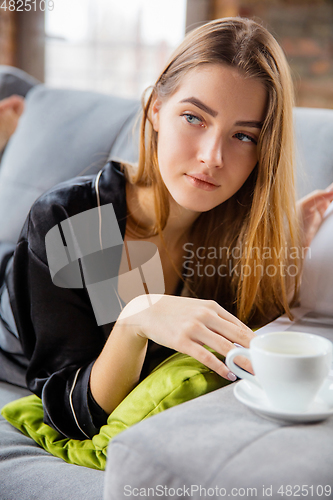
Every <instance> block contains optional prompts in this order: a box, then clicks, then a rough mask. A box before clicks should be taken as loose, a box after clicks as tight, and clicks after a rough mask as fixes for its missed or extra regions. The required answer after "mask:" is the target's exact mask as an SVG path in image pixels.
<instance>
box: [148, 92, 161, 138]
mask: <svg viewBox="0 0 333 500" xmlns="http://www.w3.org/2000/svg"><path fill="white" fill-rule="evenodd" d="M161 106H162V101H161V99H160V98H158V97H156V96H155V97H153V102H152V105H151V115H150V116H151V122H152V125H153V129H154V130H155V132H158V129H159V124H160V115H159V111H160V109H161Z"/></svg>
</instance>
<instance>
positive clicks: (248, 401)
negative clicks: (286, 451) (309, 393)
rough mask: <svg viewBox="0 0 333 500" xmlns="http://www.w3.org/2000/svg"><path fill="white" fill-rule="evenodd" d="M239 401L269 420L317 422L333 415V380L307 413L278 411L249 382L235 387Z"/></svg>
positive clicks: (319, 394)
mask: <svg viewBox="0 0 333 500" xmlns="http://www.w3.org/2000/svg"><path fill="white" fill-rule="evenodd" d="M234 394H235V396H236V398H237V399H238V401H240V402H241V403H243V404H245V405H246V406H248V407H249V408H251V409H252V410H253V411H255V412H256V413H259V414H260V415H261V416H263V417H265V418H269V419H274V420H279V421H284V422H294V423H297V422H298V423H301V422H317V421H320V420H325V419H326V418H328V417H330V416H332V415H333V379H332V378H328V379H326V380H325V382H324V383H323V385H322V387H321V389H320V391H319V393H318V395H317V396H316V399H315V400H314V402H313V403H312V405H311V406H310V408H309V409H308V410H307V411H306V412H302V413H296V412H289V411H281V410H276V409H275V408H273V407H272V406H271V404H270V403H269V401H268V399H267V397H266V395H265V393H264V392H263V390H262V389H260V387H258V386H256V385H254V384H252V383H251V382H249V381H247V380H241V381H240V382H238V383H237V384H235V387H234Z"/></svg>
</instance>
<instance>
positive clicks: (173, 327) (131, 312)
mask: <svg viewBox="0 0 333 500" xmlns="http://www.w3.org/2000/svg"><path fill="white" fill-rule="evenodd" d="M148 301H150V304H151V305H150V306H147V305H148ZM117 323H118V324H121V323H124V324H125V325H126V326H128V327H130V326H131V327H132V329H133V331H134V332H135V333H136V335H138V336H140V337H142V338H143V339H151V340H153V341H154V342H156V343H157V344H161V345H164V346H166V347H170V348H171V349H174V350H176V351H179V352H182V353H185V354H188V355H189V356H192V357H193V358H195V359H197V360H198V361H200V362H201V363H203V364H204V365H206V366H208V367H209V368H210V369H212V370H214V371H215V372H217V373H218V374H219V375H221V376H222V377H224V378H226V379H228V380H235V379H236V376H235V375H234V374H233V373H232V372H230V370H229V369H228V368H227V367H226V366H225V364H224V363H223V362H222V361H221V360H219V359H218V358H217V357H216V356H215V355H214V354H213V353H211V352H209V351H208V350H207V349H206V348H205V347H203V346H204V345H207V346H208V347H211V348H212V349H214V350H215V351H217V352H218V353H220V354H222V355H224V356H225V355H226V354H227V353H228V352H229V351H230V349H233V348H234V347H235V346H234V344H233V343H234V342H236V343H237V344H240V345H242V346H244V347H248V346H249V343H250V340H251V339H252V338H254V337H255V334H254V333H253V332H252V330H250V328H248V327H247V326H246V325H245V324H244V323H242V322H241V321H240V320H238V319H237V318H236V317H235V316H233V315H232V314H230V313H229V312H227V311H226V310H225V309H223V307H221V306H220V305H219V304H217V303H216V302H214V301H212V300H200V299H193V298H188V297H174V296H170V295H142V296H140V297H136V298H135V299H133V300H132V301H131V302H130V303H129V304H127V306H126V307H125V308H124V310H123V312H122V313H121V314H120V316H119V318H118V321H117ZM239 359H240V358H239ZM240 364H241V365H242V367H243V368H244V369H246V370H249V371H252V368H251V364H250V362H249V361H248V360H247V359H246V358H242V359H241V360H240Z"/></svg>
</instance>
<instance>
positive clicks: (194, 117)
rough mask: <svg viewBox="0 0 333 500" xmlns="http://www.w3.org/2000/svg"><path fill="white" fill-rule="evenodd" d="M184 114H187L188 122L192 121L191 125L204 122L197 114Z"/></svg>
mask: <svg viewBox="0 0 333 500" xmlns="http://www.w3.org/2000/svg"><path fill="white" fill-rule="evenodd" d="M183 116H185V118H186V121H187V123H190V124H191V125H199V124H201V123H202V121H201V120H200V118H198V117H197V116H195V115H191V114H190V113H185V114H184V115H183Z"/></svg>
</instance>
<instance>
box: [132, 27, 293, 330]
mask: <svg viewBox="0 0 333 500" xmlns="http://www.w3.org/2000/svg"><path fill="white" fill-rule="evenodd" d="M216 63H222V64H226V65H228V66H231V67H233V68H237V69H238V70H239V71H240V72H241V73H242V74H243V75H244V76H245V77H247V78H256V79H259V80H260V81H261V82H262V83H263V84H264V85H265V88H266V90H267V96H268V100H267V113H266V118H265V120H264V122H263V126H262V130H261V132H260V136H259V141H258V146H257V148H258V163H257V165H256V167H255V169H254V170H253V172H252V174H251V175H250V176H249V178H248V179H247V180H246V182H245V183H244V185H243V186H242V187H241V189H239V191H238V192H237V193H235V194H234V195H233V196H232V197H231V198H230V199H228V200H227V201H225V202H224V203H222V204H221V205H219V206H217V207H216V208H214V209H212V210H210V211H208V212H204V213H202V214H201V215H200V216H199V218H198V219H197V220H196V222H195V223H194V225H193V227H192V231H191V251H192V253H191V255H192V256H193V254H194V257H193V260H192V261H191V262H190V263H189V264H188V265H187V269H192V270H193V272H189V273H188V277H187V279H186V285H187V288H188V290H190V292H191V294H192V295H194V296H197V297H200V298H207V299H214V300H217V301H218V302H219V303H220V304H221V305H222V306H223V307H225V308H226V309H228V310H229V311H231V312H232V313H233V314H236V315H237V316H238V317H239V318H240V319H241V320H242V321H244V322H247V323H249V324H251V325H259V324H262V323H264V322H265V321H268V320H270V319H272V317H274V316H277V315H278V314H281V313H283V312H284V311H286V312H287V313H288V314H289V316H290V317H291V313H290V309H289V303H290V299H291V296H290V294H292V296H293V299H295V298H296V294H297V289H298V282H299V272H298V271H299V268H300V262H301V259H300V255H299V251H300V247H299V234H298V224H297V219H296V213H295V189H294V169H293V164H294V162H293V120H292V108H293V86H292V81H291V77H290V72H289V67H288V64H287V61H286V59H285V56H284V54H283V51H282V49H281V47H280V46H279V44H278V43H277V41H276V40H275V39H274V37H273V36H272V35H271V34H270V33H269V32H268V31H267V30H266V29H265V28H264V27H262V26H261V25H260V24H258V23H256V22H254V21H252V20H249V19H243V18H225V19H217V20H214V21H212V22H209V23H207V24H205V25H204V26H201V27H199V28H197V29H196V30H194V31H192V32H191V33H189V34H188V35H187V36H186V37H185V39H184V41H183V42H182V43H181V45H180V46H179V47H178V49H177V50H176V51H175V52H174V54H173V55H172V56H171V58H170V60H169V62H168V63H167V65H166V67H165V69H164V70H163V72H162V73H161V75H160V77H159V78H158V80H157V82H156V84H155V85H154V87H153V88H152V91H151V93H150V95H149V97H148V99H146V101H145V100H144V99H143V117H142V122H141V136H140V152H139V163H138V170H137V172H136V174H135V175H134V177H133V176H132V177H131V182H133V183H134V184H137V185H138V186H152V187H153V189H154V194H155V198H154V199H155V215H156V223H155V226H154V227H153V228H150V230H147V231H146V234H153V233H155V234H156V233H158V234H160V236H161V238H162V241H163V235H162V231H163V229H164V227H165V225H166V223H167V220H168V215H169V197H168V196H169V195H168V191H167V189H166V187H165V185H164V183H163V181H162V178H161V175H160V172H159V167H158V161H157V132H155V131H154V129H153V127H152V124H151V121H150V112H151V106H152V103H153V100H154V97H156V96H158V97H160V98H167V97H169V96H170V95H172V94H173V93H174V92H175V91H176V90H177V88H178V87H179V85H180V84H181V81H182V78H183V77H184V75H186V74H187V73H188V72H189V71H191V70H192V69H194V68H197V67H198V66H199V65H202V64H216ZM198 246H201V247H202V246H204V247H205V248H206V249H207V250H208V249H213V248H215V249H217V250H218V251H216V252H215V253H214V252H213V251H212V250H211V251H207V254H206V255H205V256H202V255H200V257H198V255H197V253H196V249H197V248H198ZM221 249H224V251H223V252H222V253H221ZM235 249H238V252H235ZM290 249H294V250H293V252H294V254H293V255H291V253H290ZM212 254H214V255H212ZM235 254H236V255H235ZM199 261H200V265H201V266H203V267H202V268H204V269H208V267H207V266H213V267H214V266H215V269H216V270H217V269H227V270H228V272H227V273H226V275H224V276H223V277H222V276H221V273H218V272H215V273H214V274H213V275H211V273H209V274H210V275H209V276H208V273H206V275H203V276H199V275H198V273H195V272H194V270H195V268H196V265H197V263H198V262H199ZM272 266H273V267H272ZM278 268H279V269H280V272H277V273H276V274H275V275H273V274H272V272H271V271H270V272H268V270H269V269H275V270H277V269H278ZM291 268H292V269H293V272H291ZM209 269H212V267H209ZM258 269H260V272H256V270H258ZM282 269H283V270H284V272H282ZM295 269H296V270H297V272H296V273H295V272H294V270H295ZM245 270H246V273H245ZM285 272H287V274H286V275H285V276H283V274H285ZM224 274H225V273H224Z"/></svg>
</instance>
